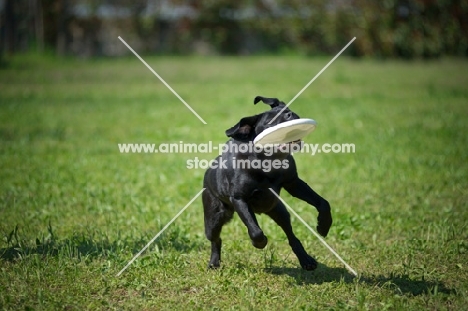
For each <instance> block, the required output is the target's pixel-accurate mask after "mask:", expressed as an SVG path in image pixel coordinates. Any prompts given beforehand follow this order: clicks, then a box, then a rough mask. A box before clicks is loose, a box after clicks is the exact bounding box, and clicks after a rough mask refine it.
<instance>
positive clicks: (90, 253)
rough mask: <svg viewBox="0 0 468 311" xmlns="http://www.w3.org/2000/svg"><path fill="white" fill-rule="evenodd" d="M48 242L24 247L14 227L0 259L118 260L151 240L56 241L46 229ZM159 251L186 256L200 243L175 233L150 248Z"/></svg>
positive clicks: (90, 235) (78, 237) (92, 237)
mask: <svg viewBox="0 0 468 311" xmlns="http://www.w3.org/2000/svg"><path fill="white" fill-rule="evenodd" d="M48 230H49V237H48V238H41V239H39V238H36V241H35V245H31V244H33V243H27V242H26V241H24V240H22V239H21V238H19V237H18V228H17V227H16V228H15V229H14V230H13V231H12V233H10V235H9V237H8V238H7V243H8V245H9V246H8V247H4V248H0V259H2V260H6V261H15V260H18V259H21V258H25V257H27V256H29V255H34V254H37V255H42V256H51V257H59V256H60V257H65V258H78V259H83V258H85V259H94V258H97V257H108V258H118V257H119V256H121V255H122V254H125V256H127V254H128V252H131V253H133V254H136V253H138V252H139V251H140V250H141V249H143V247H144V246H145V245H146V244H147V243H148V242H149V241H150V240H151V238H152V237H140V238H138V239H134V238H133V237H127V238H123V237H120V236H118V237H117V238H116V239H114V240H110V239H109V238H108V237H107V236H106V235H105V234H103V233H100V232H87V233H77V234H74V235H72V237H70V238H66V239H58V238H57V236H56V235H55V234H54V233H53V231H52V228H51V227H50V225H49V228H48ZM155 244H156V245H157V246H158V248H159V249H162V250H164V249H173V250H176V251H177V252H181V253H186V252H189V251H191V250H193V249H197V248H200V247H201V242H198V241H191V240H190V239H188V238H187V237H186V236H185V235H184V233H182V232H180V231H179V230H172V231H169V232H167V233H165V234H163V235H162V236H161V237H159V238H158V240H156V241H155V242H154V243H153V244H152V246H153V247H154V245H155Z"/></svg>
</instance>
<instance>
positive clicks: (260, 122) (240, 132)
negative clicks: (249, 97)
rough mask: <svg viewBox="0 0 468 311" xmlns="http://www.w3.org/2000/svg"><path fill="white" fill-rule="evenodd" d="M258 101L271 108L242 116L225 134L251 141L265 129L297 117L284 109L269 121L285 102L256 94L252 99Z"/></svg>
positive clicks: (236, 138)
mask: <svg viewBox="0 0 468 311" xmlns="http://www.w3.org/2000/svg"><path fill="white" fill-rule="evenodd" d="M259 101H262V102H264V103H265V104H267V105H269V106H270V107H271V109H270V110H269V111H266V112H264V113H261V114H257V115H254V116H251V117H245V118H242V119H241V120H240V121H239V122H238V123H237V124H236V125H234V126H233V127H231V128H230V129H228V130H226V135H227V136H228V137H232V138H234V139H235V140H240V141H244V142H249V141H253V140H254V139H255V137H257V135H258V134H260V133H261V132H263V131H264V130H265V129H267V128H269V127H272V126H275V125H278V124H280V123H283V122H286V121H291V120H294V119H299V116H298V115H297V114H295V113H294V112H292V111H291V110H289V108H286V109H284V111H283V112H282V113H281V114H280V115H279V116H278V117H277V118H276V119H275V120H274V121H273V122H272V123H271V124H269V122H270V121H271V120H272V119H273V118H274V117H275V116H276V115H277V114H278V113H279V112H280V111H281V110H282V109H283V108H284V107H285V106H286V105H285V103H283V102H282V101H280V100H278V99H277V98H266V97H262V96H257V97H255V99H254V104H256V103H258V102H259Z"/></svg>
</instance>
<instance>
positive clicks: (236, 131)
mask: <svg viewBox="0 0 468 311" xmlns="http://www.w3.org/2000/svg"><path fill="white" fill-rule="evenodd" d="M258 117H259V115H255V116H251V117H245V118H242V119H241V120H240V121H239V122H238V123H237V124H236V125H234V126H233V127H231V128H230V129H228V130H226V135H227V136H228V137H232V138H234V139H237V140H249V139H250V138H251V135H252V134H253V132H254V130H255V124H257V121H258Z"/></svg>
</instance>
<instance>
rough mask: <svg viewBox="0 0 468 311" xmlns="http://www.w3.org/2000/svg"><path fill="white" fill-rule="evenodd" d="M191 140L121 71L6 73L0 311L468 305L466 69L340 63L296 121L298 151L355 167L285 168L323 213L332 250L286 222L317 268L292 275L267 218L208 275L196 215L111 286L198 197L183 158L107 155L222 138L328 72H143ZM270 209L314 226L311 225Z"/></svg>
mask: <svg viewBox="0 0 468 311" xmlns="http://www.w3.org/2000/svg"><path fill="white" fill-rule="evenodd" d="M146 59H147V61H148V63H149V64H150V65H151V66H152V67H153V68H154V69H155V70H156V71H157V72H158V73H159V74H160V75H161V76H162V77H163V78H164V79H165V80H166V81H167V82H168V83H169V84H170V85H171V86H172V87H173V88H174V89H175V90H176V91H177V92H178V93H179V94H180V95H181V96H182V98H184V99H185V100H186V101H187V102H188V103H189V104H190V105H191V106H192V107H193V108H194V109H195V110H196V111H197V112H198V113H199V114H200V115H201V116H202V117H203V118H204V119H205V120H206V122H207V123H208V124H207V125H203V124H202V123H201V122H200V121H199V120H198V119H197V118H196V117H195V116H194V115H192V114H191V113H190V111H188V110H187V109H186V108H185V107H184V106H183V104H182V103H181V102H179V100H178V99H177V98H176V97H175V96H174V95H173V94H172V93H170V91H169V90H167V89H166V87H165V86H164V85H162V83H161V82H159V81H158V80H157V78H156V77H155V76H154V75H153V74H152V73H151V72H149V71H148V69H147V68H146V67H144V66H143V65H142V64H141V63H140V62H139V61H138V60H136V59H134V58H133V57H130V58H127V59H116V60H94V61H88V62H84V61H78V60H58V61H57V60H50V59H41V58H36V57H30V56H21V57H17V58H14V59H13V60H12V62H11V63H10V64H9V66H8V67H7V68H4V69H2V70H1V71H0V167H1V169H0V215H1V219H2V220H1V221H0V235H1V241H0V256H1V259H0V260H1V264H0V308H1V309H6V310H9V309H25V310H32V309H34V310H53V309H65V310H83V309H93V310H94V309H105V310H108V309H131V310H140V309H143V310H145V309H146V310H167V309H173V310H174V309H175V310H191V309H214V310H218V309H235V310H238V309H241V310H244V309H245V310H247V309H253V310H285V309H290V310H342V309H350V310H355V309H357V310H365V309H373V310H385V309H392V310H395V309H396V310H421V309H430V310H431V309H432V310H436V309H437V310H460V309H463V308H465V307H466V305H468V298H467V297H468V272H467V268H468V264H467V262H468V233H467V227H466V223H467V222H468V211H467V207H468V206H467V201H468V191H467V189H468V161H467V159H468V135H467V133H468V122H467V119H468V89H467V88H466V81H467V72H468V62H466V61H462V60H454V59H444V60H441V61H434V62H413V63H410V62H397V61H386V62H378V61H371V60H361V61H357V60H352V59H347V58H345V57H341V58H339V59H338V60H336V61H335V62H334V63H333V64H332V65H331V66H330V67H329V69H328V70H327V71H325V72H324V73H323V74H322V75H321V76H320V77H319V78H318V79H317V80H316V81H315V82H314V83H313V84H312V85H311V86H310V87H309V88H308V89H307V91H305V92H304V93H303V94H302V95H301V96H300V97H299V98H298V99H297V100H296V101H295V102H294V103H293V105H292V106H291V108H292V109H293V110H294V111H295V112H297V113H298V114H299V115H300V116H302V117H309V118H313V119H315V120H317V122H318V124H319V126H318V128H317V130H316V131H315V132H314V133H312V134H311V135H310V136H308V137H307V139H306V141H307V142H309V143H354V144H355V145H356V153H355V154H319V155H315V156H313V157H312V156H310V155H307V154H297V155H296V156H295V158H296V161H297V163H298V166H299V174H300V176H301V177H302V178H303V179H304V180H305V181H306V182H307V183H309V185H311V186H312V187H313V188H314V189H315V190H316V191H317V192H319V193H320V194H322V195H323V196H324V197H325V198H327V199H328V200H329V202H330V203H331V205H332V211H333V215H334V224H333V226H332V229H331V231H330V234H329V236H328V238H327V241H328V242H329V243H330V245H331V246H332V247H334V248H335V249H336V250H337V251H338V253H339V254H340V255H341V256H342V257H343V258H344V259H345V260H346V261H347V262H348V263H349V264H350V265H351V266H352V267H353V268H354V269H356V270H357V271H358V272H359V274H360V276H359V277H358V278H353V277H352V275H351V274H349V273H348V272H347V271H346V269H345V268H344V267H343V266H342V265H341V264H340V263H339V262H338V261H337V260H336V258H335V257H334V256H333V255H332V254H331V253H329V252H328V250H327V249H325V248H324V247H323V245H321V244H320V243H319V242H318V240H317V239H316V238H315V237H314V236H313V235H312V234H311V233H310V232H309V231H307V229H306V228H305V227H304V226H303V225H302V224H301V223H300V222H299V221H297V220H296V219H293V226H294V228H295V232H296V234H297V235H298V237H299V238H300V239H301V240H302V241H303V243H304V246H305V248H306V249H307V250H308V251H309V252H310V253H311V254H313V255H314V256H316V258H317V259H318V261H319V262H320V263H321V264H320V266H319V268H318V269H317V270H316V271H314V272H306V271H303V270H301V269H300V267H299V264H298V262H297V260H296V258H295V257H294V255H293V253H292V251H291V250H290V248H289V245H288V243H287V240H286V238H285V236H284V234H283V232H282V231H281V230H280V228H279V227H277V226H276V225H275V224H274V223H273V221H271V220H270V219H268V218H267V217H265V216H260V217H259V222H260V225H261V227H262V228H263V230H264V232H265V234H266V235H267V236H268V237H269V241H270V243H269V245H268V246H267V248H266V249H264V250H257V249H255V248H253V247H252V246H251V244H250V241H249V239H248V235H247V232H246V229H245V227H244V225H243V224H242V223H241V222H240V220H239V219H238V218H235V219H234V220H233V221H232V222H231V223H230V224H229V225H227V226H226V227H225V229H224V231H223V235H222V236H223V240H224V249H223V262H222V268H221V269H219V270H218V271H208V270H207V269H206V265H207V262H208V258H209V252H210V251H209V248H210V247H209V242H208V241H207V240H206V239H205V237H204V233H203V217H202V204H201V200H200V199H198V200H196V201H195V202H194V203H193V205H191V206H190V207H189V208H188V209H187V211H186V212H185V213H184V214H182V216H181V217H180V218H179V219H177V221H176V222H175V223H174V224H173V225H172V226H171V227H170V228H169V229H168V230H167V231H166V232H165V233H164V234H163V236H161V238H160V239H158V240H157V241H156V242H155V243H154V244H153V245H152V246H151V247H150V248H149V249H148V251H147V252H146V253H144V254H143V255H142V256H141V257H140V258H138V259H137V260H136V261H135V262H134V264H133V265H132V266H130V267H129V268H128V269H127V270H126V271H125V272H124V273H123V274H122V275H121V276H120V277H116V274H117V272H118V271H120V269H122V268H123V267H124V266H125V264H126V263H127V262H128V261H129V260H130V259H131V258H132V257H133V255H135V254H136V253H137V252H138V251H139V250H140V249H141V248H142V247H143V246H144V245H145V244H146V243H147V242H148V241H149V240H150V239H151V238H152V237H153V236H154V235H155V234H156V233H157V232H158V231H159V230H160V229H161V228H162V227H163V226H164V225H165V224H166V223H167V222H168V221H169V220H170V219H171V218H172V217H173V216H174V215H175V214H176V213H177V212H178V211H179V210H180V209H181V208H182V207H183V206H185V204H187V202H189V200H190V199H191V198H192V197H193V196H194V195H195V194H196V193H197V192H198V191H199V190H200V189H201V187H202V179H203V173H204V172H203V171H202V170H187V169H186V167H185V166H186V161H187V160H188V159H192V158H194V157H195V156H199V157H201V158H206V159H211V158H213V157H214V156H215V155H216V153H213V154H197V155H195V154H120V153H119V152H118V148H117V144H118V143H163V142H179V141H184V142H195V143H205V142H207V141H209V140H212V141H213V142H215V143H222V142H224V141H225V140H226V137H225V135H224V131H225V129H227V128H229V127H230V126H232V125H234V124H235V123H236V122H237V121H238V120H239V119H240V118H241V117H243V116H247V115H253V114H257V113H260V112H262V111H264V110H265V109H266V108H267V106H265V105H257V106H254V105H253V104H252V101H253V98H254V97H255V96H256V95H264V96H270V97H278V98H280V99H282V100H284V101H286V102H287V101H289V100H290V99H291V98H292V97H294V95H295V94H296V93H297V92H298V91H299V90H300V89H301V88H302V87H303V86H304V85H305V84H306V83H307V82H308V81H309V80H310V79H311V78H312V77H313V76H314V75H315V74H316V73H317V72H318V71H319V70H320V69H321V68H322V67H323V66H324V65H325V64H326V63H327V62H328V61H329V58H299V57H244V58H242V57H239V58H186V57H161V58H156V57H147V58H146ZM282 197H283V198H284V199H285V200H286V202H288V203H289V204H290V205H291V206H292V207H293V208H295V209H296V211H297V212H299V213H300V215H301V216H302V217H303V218H305V219H306V221H308V222H309V223H310V224H311V225H312V226H315V219H316V216H317V214H316V211H315V209H314V208H313V207H311V206H308V205H307V204H306V203H304V202H301V201H299V200H296V199H293V198H292V197H290V196H289V195H288V194H287V193H286V192H284V193H282Z"/></svg>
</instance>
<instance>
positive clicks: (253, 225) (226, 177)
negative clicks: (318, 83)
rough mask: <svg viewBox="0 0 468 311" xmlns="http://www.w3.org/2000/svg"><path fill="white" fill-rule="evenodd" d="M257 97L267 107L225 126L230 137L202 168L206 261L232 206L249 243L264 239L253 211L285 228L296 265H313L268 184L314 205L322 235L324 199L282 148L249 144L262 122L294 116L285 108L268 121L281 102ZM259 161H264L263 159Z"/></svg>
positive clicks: (216, 252)
mask: <svg viewBox="0 0 468 311" xmlns="http://www.w3.org/2000/svg"><path fill="white" fill-rule="evenodd" d="M259 101H262V102H264V103H265V104H268V105H270V107H271V110H269V111H267V112H264V113H262V114H258V115H255V116H250V117H245V118H242V119H241V120H240V121H239V122H238V123H237V124H236V125H234V126H233V127H232V128H230V129H228V130H227V131H226V135H227V136H228V137H231V139H230V140H229V141H228V142H227V143H226V145H225V147H226V148H224V149H223V153H222V154H221V155H220V156H218V157H217V158H216V159H215V160H214V162H213V163H217V164H218V165H212V166H211V168H209V169H208V170H207V171H206V173H205V177H204V181H203V184H204V187H205V188H206V189H205V191H204V192H203V196H202V198H203V208H204V219H205V234H206V237H207V238H208V240H210V241H211V259H210V262H209V267H210V268H218V267H219V265H220V259H221V238H220V234H221V229H222V227H223V225H224V224H226V223H227V222H229V221H230V220H231V219H232V217H233V214H234V212H237V214H238V215H239V217H240V218H241V220H242V222H243V223H244V224H245V225H246V226H247V230H248V233H249V237H250V239H251V240H252V244H253V246H255V247H256V248H259V249H262V248H264V247H265V246H266V245H267V243H268V239H267V237H266V236H265V235H264V234H263V231H262V230H261V229H260V227H259V225H258V222H257V219H256V217H255V214H256V213H257V214H260V213H264V214H267V215H268V216H270V217H271V218H272V219H273V220H274V221H275V222H276V223H277V224H278V225H279V226H280V227H281V228H282V229H283V231H284V232H285V233H286V236H287V238H288V241H289V245H290V246H291V248H292V250H293V252H294V253H295V254H296V256H297V258H298V259H299V263H300V264H301V267H302V268H303V269H305V270H314V269H315V268H316V267H317V261H316V260H315V259H314V258H313V257H312V256H310V255H309V254H307V252H306V251H305V250H304V247H303V246H302V243H301V242H300V241H299V239H298V238H297V237H296V236H295V234H294V233H293V230H292V226H291V220H290V215H289V213H288V211H287V210H286V207H285V206H284V205H283V204H282V203H281V201H279V200H278V198H277V197H276V196H275V195H274V194H273V193H272V192H271V191H270V190H269V188H272V189H273V190H274V191H275V192H276V193H277V194H278V195H279V193H280V191H281V188H284V189H286V191H288V192H289V193H290V194H291V195H292V196H294V197H296V198H299V199H301V200H304V201H305V202H307V203H309V204H311V205H313V206H315V208H316V209H317V211H318V218H317V221H318V224H317V231H318V232H319V233H320V234H321V235H322V236H324V237H325V236H326V235H327V234H328V230H329V229H330V226H331V224H332V216H331V211H330V205H329V204H328V202H327V201H326V200H325V199H323V198H322V197H321V196H319V195H318V194H317V193H315V191H314V190H312V189H311V188H310V187H309V186H308V185H307V184H306V183H305V182H304V181H302V180H301V179H300V178H299V176H298V175H297V170H296V164H295V162H294V159H293V157H292V155H291V154H290V152H284V151H283V149H284V148H283V149H281V148H279V149H278V148H276V149H275V150H270V152H266V151H265V150H266V149H265V150H263V152H259V150H258V149H257V148H252V146H253V143H252V142H253V140H254V139H255V137H256V136H257V135H258V134H260V133H261V132H262V131H263V130H265V129H266V128H268V127H271V126H274V125H277V124H279V123H282V122H285V121H289V120H293V119H299V116H298V115H297V114H295V113H294V112H292V111H291V110H289V109H288V108H286V109H285V110H284V111H283V112H282V113H281V115H280V116H278V117H277V118H276V119H275V120H274V122H272V124H268V123H269V122H270V120H272V119H273V118H274V117H275V116H276V115H277V114H278V113H279V112H280V111H281V110H282V109H283V108H284V107H285V104H284V103H283V102H281V101H279V100H278V99H276V98H265V97H261V96H257V97H255V100H254V104H256V103H258V102H259ZM296 143H298V142H297V141H296V142H291V143H290V145H292V144H296ZM249 145H250V148H249ZM283 147H284V146H283ZM288 150H289V149H288ZM239 163H241V164H242V165H240V164H239ZM265 163H267V164H268V165H264V164H265ZM250 164H251V165H250ZM254 164H255V165H254ZM275 164H276V165H275Z"/></svg>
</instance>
